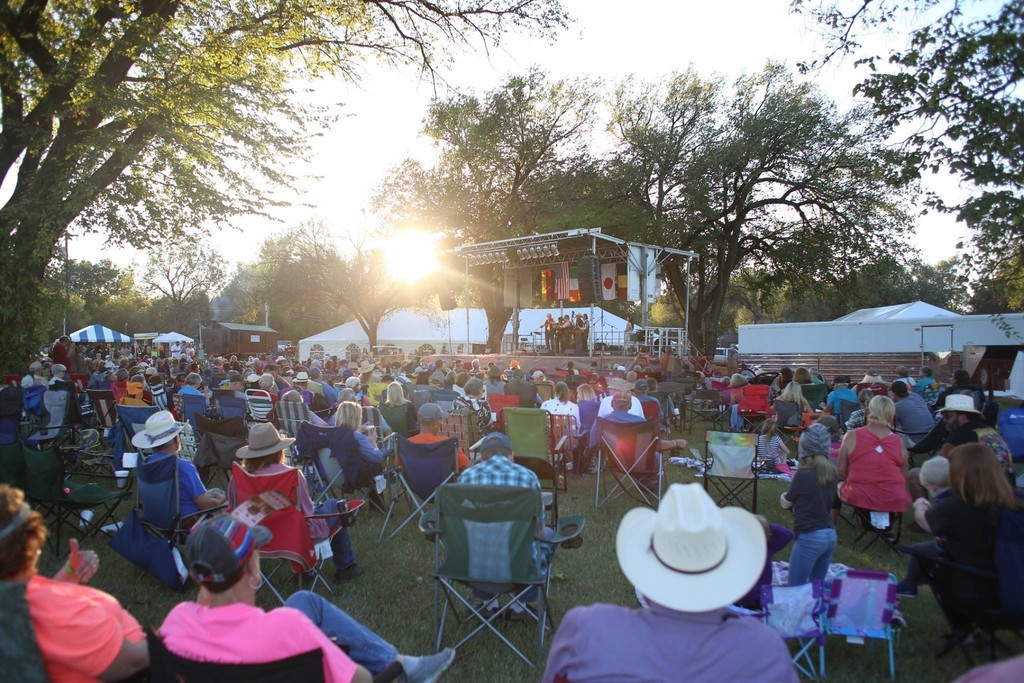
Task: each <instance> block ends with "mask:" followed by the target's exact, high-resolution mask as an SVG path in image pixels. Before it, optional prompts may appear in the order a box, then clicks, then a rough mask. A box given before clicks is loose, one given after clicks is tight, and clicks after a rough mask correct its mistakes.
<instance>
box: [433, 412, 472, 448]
mask: <svg viewBox="0 0 1024 683" xmlns="http://www.w3.org/2000/svg"><path fill="white" fill-rule="evenodd" d="M475 423H476V419H475V417H474V416H472V415H470V414H469V413H467V412H464V411H462V412H449V413H448V414H446V415H445V416H444V417H442V418H441V421H440V422H438V423H437V435H438V436H446V437H449V438H453V439H456V440H457V441H458V442H459V448H461V449H462V450H463V451H464V452H466V453H469V452H470V446H472V445H473V444H475V443H476V442H477V439H473V438H472V431H471V430H472V429H473V425H475Z"/></svg>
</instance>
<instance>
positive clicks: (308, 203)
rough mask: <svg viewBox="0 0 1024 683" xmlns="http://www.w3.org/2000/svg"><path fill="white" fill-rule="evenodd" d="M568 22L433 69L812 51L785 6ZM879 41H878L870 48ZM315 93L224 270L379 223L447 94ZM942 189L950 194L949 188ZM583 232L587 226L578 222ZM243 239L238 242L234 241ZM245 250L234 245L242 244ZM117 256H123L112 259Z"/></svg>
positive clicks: (385, 82)
mask: <svg viewBox="0 0 1024 683" xmlns="http://www.w3.org/2000/svg"><path fill="white" fill-rule="evenodd" d="M563 4H564V6H565V7H566V8H567V10H568V11H569V14H570V16H572V17H573V18H574V20H575V21H574V22H573V24H572V25H571V26H570V27H569V28H568V29H567V30H565V31H562V32H561V33H560V34H559V36H558V38H557V39H556V41H555V42H554V43H553V44H548V43H546V42H544V41H542V40H540V39H534V38H529V37H523V36H517V35H509V36H507V37H506V39H505V40H504V41H503V44H502V45H501V46H500V47H498V48H494V49H491V50H490V51H488V52H485V51H483V50H482V49H480V46H479V45H475V46H474V47H475V48H476V49H475V50H473V51H470V50H469V49H467V50H466V51H463V52H462V53H461V54H459V55H458V56H457V57H456V59H455V61H454V63H453V64H452V65H451V66H450V67H447V68H444V69H442V75H443V77H444V78H445V80H446V82H447V84H448V85H449V86H451V87H454V88H457V89H459V90H472V91H474V92H476V93H479V94H483V93H485V92H487V91H488V90H490V89H493V88H495V87H497V86H498V85H500V84H501V83H502V82H503V81H504V80H505V79H506V78H507V77H508V76H509V75H511V74H515V73H523V72H525V71H526V70H527V69H529V68H530V67H531V66H538V67H540V68H541V69H543V70H545V71H547V72H548V73H549V74H550V75H551V76H552V77H553V78H572V77H576V76H590V77H597V78H600V79H603V80H605V81H608V82H609V83H613V82H615V81H617V80H620V79H621V78H623V77H625V76H627V75H630V74H636V75H638V76H640V77H641V78H645V79H650V80H656V79H658V78H660V77H662V76H664V75H667V74H669V73H671V72H672V71H674V70H684V69H686V68H688V67H689V66H691V65H692V66H693V67H694V68H695V69H696V70H697V72H698V73H699V74H700V75H701V76H702V77H704V78H707V77H710V76H712V75H715V74H718V75H722V76H725V77H727V78H729V79H732V78H735V77H737V76H739V75H741V74H743V73H751V72H756V71H759V70H761V68H762V67H763V66H764V64H765V63H766V61H768V60H777V61H782V62H783V63H785V64H787V65H789V66H790V67H791V68H794V69H795V66H796V63H797V62H798V61H801V60H806V59H808V58H809V57H811V56H812V55H813V53H814V50H815V48H816V47H817V46H819V44H820V43H819V40H818V38H817V36H816V35H815V34H814V32H813V30H812V27H810V26H809V24H808V20H807V19H805V18H804V17H802V16H800V15H793V14H791V13H790V12H789V5H790V0H718V2H699V1H697V0H630V2H628V3H624V2H621V0H563ZM877 45H885V43H881V42H879V43H876V46H877ZM859 77H860V75H859V72H858V71H856V70H855V69H854V67H853V64H852V60H851V61H848V62H845V63H843V64H840V65H839V66H837V67H834V68H833V67H830V68H828V69H827V70H824V71H821V72H819V73H818V74H816V76H815V77H814V79H813V80H814V82H815V83H817V84H818V85H819V86H820V87H821V88H822V89H823V90H824V91H825V93H826V94H827V95H829V96H830V97H832V98H833V99H834V100H836V101H837V102H838V103H839V105H840V107H841V108H846V107H848V106H851V105H852V104H853V103H854V100H853V98H852V95H851V92H852V89H853V86H854V85H855V84H856V83H857V82H858V80H859ZM313 87H314V89H315V92H316V97H318V98H322V99H321V101H323V102H325V103H334V104H335V105H336V106H338V107H339V109H338V111H339V112H340V116H339V119H338V121H337V122H336V123H335V124H334V125H332V127H331V128H330V129H329V130H326V131H324V132H323V136H322V138H321V139H319V140H318V141H317V142H316V143H315V147H314V151H313V154H312V155H311V156H310V158H309V159H307V160H306V163H305V164H303V165H302V166H300V167H299V168H296V169H293V170H294V172H296V173H297V174H298V175H299V176H301V181H300V182H299V183H298V184H297V186H296V187H295V188H291V189H281V190H279V191H278V192H276V193H275V196H276V197H278V198H283V199H285V200H287V201H289V202H291V203H292V206H291V207H290V208H289V209H287V210H285V211H280V212H277V214H276V215H277V216H278V217H279V218H280V219H281V221H282V222H280V223H278V222H273V221H268V220H267V219H263V218H247V219H246V218H243V219H240V220H238V221H236V223H237V224H238V225H239V226H241V227H242V232H241V233H240V232H237V231H233V230H210V231H209V236H208V239H209V240H210V242H211V244H212V245H213V246H214V247H215V248H217V249H218V251H220V252H221V253H222V255H223V256H224V258H225V260H226V261H228V262H230V263H238V262H248V261H252V260H254V258H255V256H256V254H257V251H258V248H259V244H260V243H261V242H262V241H263V240H264V239H265V238H267V237H269V236H272V235H274V234H279V233H280V232H282V231H283V230H284V229H286V227H287V226H294V225H298V224H299V223H301V222H303V221H305V220H308V219H312V218H319V219H322V220H323V221H325V222H326V223H327V225H328V226H330V227H331V228H332V230H333V231H334V232H335V233H336V234H337V235H338V236H339V239H340V241H341V242H342V243H344V241H345V240H346V239H347V237H346V235H347V234H354V235H356V236H359V235H362V234H365V233H367V232H370V233H372V231H373V230H374V229H375V228H377V227H378V226H379V223H378V221H377V218H376V216H374V214H373V211H372V207H371V200H372V196H373V194H374V191H375V189H376V188H377V187H378V186H379V184H380V183H381V182H382V180H383V178H384V177H385V176H386V174H387V172H388V169H389V168H391V167H393V166H395V165H397V164H399V163H400V162H401V161H402V160H403V159H405V158H407V157H410V156H411V157H415V158H419V159H429V158H430V157H431V155H432V153H433V149H432V147H431V144H430V143H429V141H427V140H426V139H424V138H423V137H422V136H421V135H420V134H419V132H420V129H421V127H422V123H423V118H424V115H425V113H426V110H427V106H428V104H429V102H430V100H431V98H432V97H434V96H435V94H436V95H437V96H439V97H445V96H447V95H448V94H450V91H449V90H446V89H445V86H444V85H439V86H437V89H436V90H435V85H434V84H431V83H430V82H426V81H423V80H421V79H420V77H419V74H418V73H417V72H416V71H415V70H414V69H411V68H409V69H396V68H390V67H384V66H380V65H376V64H371V65H367V66H366V67H365V68H364V76H363V78H362V80H361V82H360V83H359V84H357V85H353V84H346V83H339V82H324V83H319V84H315V85H314V86H313ZM942 189H943V191H955V184H952V182H951V181H948V180H947V181H946V182H945V185H944V187H943V188H942ZM581 227H590V226H581ZM964 233H965V230H964V228H963V227H962V226H959V225H957V224H956V223H955V222H954V221H953V220H952V219H951V218H948V217H939V216H934V215H929V216H927V217H924V218H922V219H921V220H920V221H919V225H918V230H917V235H916V237H915V239H914V240H913V241H914V243H915V244H916V245H917V246H918V248H919V249H920V253H921V256H922V258H924V260H925V261H927V262H932V263H933V262H935V261H938V260H941V259H945V258H949V257H950V256H953V255H954V254H955V252H956V249H955V244H956V242H957V241H958V240H960V239H962V238H963V236H964ZM240 238H241V239H240ZM239 245H243V246H241V247H240V246H239ZM118 254H123V255H124V256H125V257H131V255H132V253H131V252H130V251H129V250H123V251H118V250H111V249H110V248H109V247H107V246H106V245H104V244H103V239H102V238H101V237H99V236H87V237H76V238H74V239H73V240H72V242H71V244H70V248H69V255H70V257H71V258H73V259H87V260H99V259H100V258H111V257H112V255H113V256H115V257H116V255H118ZM118 260H120V259H118Z"/></svg>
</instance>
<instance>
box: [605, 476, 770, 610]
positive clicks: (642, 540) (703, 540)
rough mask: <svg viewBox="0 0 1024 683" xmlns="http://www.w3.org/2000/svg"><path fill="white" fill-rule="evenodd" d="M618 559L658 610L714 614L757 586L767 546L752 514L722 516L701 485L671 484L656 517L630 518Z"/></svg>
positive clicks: (735, 511)
mask: <svg viewBox="0 0 1024 683" xmlns="http://www.w3.org/2000/svg"><path fill="white" fill-rule="evenodd" d="M615 551H616V554H617V555H618V558H619V566H620V567H621V568H622V573H623V574H625V575H626V578H627V579H628V580H629V582H630V583H632V584H633V585H634V586H635V587H636V589H637V590H638V591H639V592H641V593H643V595H644V596H645V597H647V598H649V599H650V600H651V601H652V602H655V603H657V604H659V605H661V606H663V607H667V608H669V609H673V610H677V611H680V612H709V611H711V610H714V609H718V608H720V607H725V606H726V605H730V604H732V603H733V602H735V601H736V600H739V599H740V598H742V597H743V596H744V595H746V594H747V592H748V591H749V590H750V589H751V588H752V587H753V586H754V584H755V583H756V582H757V580H758V578H760V576H761V572H762V571H763V570H764V559H765V556H766V555H765V553H766V551H767V540H766V538H765V533H764V529H763V528H762V527H761V523H760V522H758V521H757V518H756V517H754V515H752V514H750V513H749V512H747V511H746V510H742V509H740V508H735V507H727V508H719V507H718V506H717V505H716V504H715V502H714V501H713V500H711V497H710V496H709V495H708V494H707V492H706V491H704V489H703V487H701V485H700V484H672V485H671V486H670V487H669V489H668V491H667V492H666V494H665V497H664V498H663V499H662V501H661V505H659V506H658V510H657V511H654V510H651V509H648V508H635V509H633V510H630V511H629V512H627V513H626V516H625V517H623V518H622V522H621V523H620V524H619V531H618V534H617V536H616V539H615Z"/></svg>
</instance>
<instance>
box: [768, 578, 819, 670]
mask: <svg viewBox="0 0 1024 683" xmlns="http://www.w3.org/2000/svg"><path fill="white" fill-rule="evenodd" d="M761 609H762V614H763V617H762V618H763V619H764V623H766V624H768V625H769V626H771V627H772V628H774V629H775V630H776V631H778V632H779V635H780V636H782V638H783V639H784V640H795V641H796V642H797V651H796V653H795V654H794V655H793V666H794V667H796V669H797V670H798V671H799V672H800V673H802V674H804V675H805V676H807V677H808V678H812V679H814V680H818V679H819V678H824V677H825V629H824V627H823V624H822V621H823V618H824V615H825V600H824V596H823V592H822V584H821V581H812V582H811V583H805V584H801V585H799V586H770V585H769V586H762V587H761ZM815 643H817V644H818V666H817V667H815V665H814V659H813V658H812V657H811V648H812V647H814V644H815Z"/></svg>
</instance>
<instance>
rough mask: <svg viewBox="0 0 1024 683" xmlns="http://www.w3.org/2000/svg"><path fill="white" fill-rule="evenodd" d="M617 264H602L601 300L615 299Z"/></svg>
mask: <svg viewBox="0 0 1024 683" xmlns="http://www.w3.org/2000/svg"><path fill="white" fill-rule="evenodd" d="M615 284H616V278H615V264H614V263H602V264H601V300H602V301H612V300H614V299H615V289H616V287H615Z"/></svg>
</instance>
